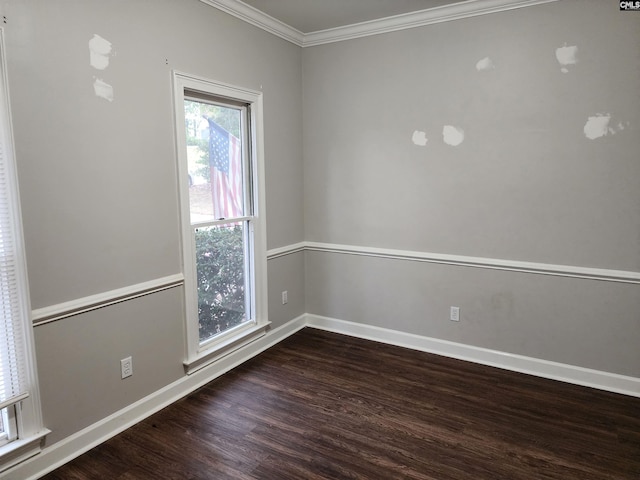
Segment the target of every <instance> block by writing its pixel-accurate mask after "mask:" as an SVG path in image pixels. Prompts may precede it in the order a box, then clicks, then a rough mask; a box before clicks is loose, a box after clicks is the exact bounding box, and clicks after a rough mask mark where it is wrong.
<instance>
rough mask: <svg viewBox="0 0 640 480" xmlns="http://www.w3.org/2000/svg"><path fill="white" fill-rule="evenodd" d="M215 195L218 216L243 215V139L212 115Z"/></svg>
mask: <svg viewBox="0 0 640 480" xmlns="http://www.w3.org/2000/svg"><path fill="white" fill-rule="evenodd" d="M207 120H208V121H209V166H210V170H211V194H212V195H213V210H214V215H215V217H216V218H217V219H220V218H237V217H242V216H243V208H242V204H243V199H242V196H243V195H242V149H241V145H240V140H239V139H238V138H236V137H235V136H233V135H232V134H230V133H229V132H227V131H226V130H225V129H224V128H222V127H221V126H220V125H218V124H217V123H216V122H214V121H213V120H212V119H210V118H208V119H207Z"/></svg>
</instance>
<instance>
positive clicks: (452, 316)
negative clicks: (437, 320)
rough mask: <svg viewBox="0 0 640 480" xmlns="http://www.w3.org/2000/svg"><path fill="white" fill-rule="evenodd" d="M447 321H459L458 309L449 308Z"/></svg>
mask: <svg viewBox="0 0 640 480" xmlns="http://www.w3.org/2000/svg"><path fill="white" fill-rule="evenodd" d="M449 320H451V321H452V322H459V321H460V307H451V310H449Z"/></svg>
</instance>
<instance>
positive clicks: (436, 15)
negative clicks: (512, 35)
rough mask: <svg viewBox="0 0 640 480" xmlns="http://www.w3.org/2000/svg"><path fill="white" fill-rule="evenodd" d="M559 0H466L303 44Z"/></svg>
mask: <svg viewBox="0 0 640 480" xmlns="http://www.w3.org/2000/svg"><path fill="white" fill-rule="evenodd" d="M557 1H559V0H467V1H465V2H460V3H454V4H452V5H444V6H441V7H435V8H428V9H426V10H420V11H417V12H410V13H405V14H401V15H394V16H392V17H387V18H381V19H379V20H372V21H369V22H362V23H356V24H353V25H346V26H344V27H337V28H331V29H328V30H321V31H318V32H311V33H308V34H306V35H305V36H304V40H303V46H304V47H312V46H314V45H322V44H325V43H333V42H341V41H344V40H351V39H354V38H361V37H368V36H371V35H379V34H382V33H389V32H395V31H398V30H406V29H408V28H416V27H424V26H425V25H432V24H434V23H442V22H451V21H453V20H461V19H463V18H470V17H477V16H479V15H488V14H490V13H498V12H504V11H507V10H513V9H516V8H524V7H531V6H533V5H540V4H543V3H551V2H557Z"/></svg>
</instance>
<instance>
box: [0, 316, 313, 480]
mask: <svg viewBox="0 0 640 480" xmlns="http://www.w3.org/2000/svg"><path fill="white" fill-rule="evenodd" d="M304 327H305V318H304V315H303V316H300V317H298V318H295V319H293V320H291V321H289V322H287V323H286V324H284V325H282V326H281V327H278V328H276V329H274V330H271V331H270V332H268V333H267V334H266V335H264V336H262V337H260V338H259V339H257V340H255V341H254V342H252V343H250V344H249V345H247V346H246V347H244V348H242V349H240V350H236V351H235V352H233V353H230V354H229V355H227V356H225V357H224V358H221V359H220V360H219V361H217V362H216V363H214V364H211V365H209V366H207V367H205V368H202V369H200V370H198V371H197V372H195V373H193V374H191V375H185V376H184V377H181V378H180V379H179V380H176V381H175V382H173V383H171V384H169V385H167V386H166V387H164V388H162V389H160V390H158V391H156V392H153V393H152V394H150V395H148V396H146V397H144V398H143V399H141V400H139V401H137V402H135V403H133V404H131V405H129V406H127V407H125V408H123V409H122V410H119V411H117V412H115V413H114V414H112V415H110V416H108V417H106V418H104V419H102V420H100V421H98V422H96V423H94V424H93V425H90V426H88V427H86V428H85V429H83V430H80V431H79V432H77V433H75V434H73V435H71V436H69V437H67V438H65V439H64V440H61V441H60V442H58V443H56V444H54V445H52V446H51V447H49V448H45V449H43V450H42V452H41V453H40V454H39V455H37V456H35V457H32V458H31V459H29V460H27V461H25V462H23V463H21V464H20V465H18V466H16V467H15V468H13V469H11V470H8V471H6V472H2V473H0V479H2V480H35V479H37V478H40V477H41V476H43V475H45V474H47V473H49V472H51V471H53V470H55V469H56V468H58V467H59V466H61V465H63V464H65V463H67V462H69V461H71V460H73V459H74V458H76V457H78V456H80V455H82V454H83V453H85V452H87V451H88V450H90V449H92V448H93V447H95V446H97V445H99V444H101V443H103V442H104V441H106V440H108V439H109V438H111V437H113V436H115V435H117V434H118V433H120V432H123V431H124V430H126V429H127V428H129V427H131V426H133V425H135V424H136V423H138V422H140V421H142V420H144V419H145V418H147V417H149V416H151V415H152V414H154V413H156V412H158V411H160V410H161V409H163V408H165V407H166V406H168V405H170V404H172V403H174V402H175V401H177V400H179V399H180V398H182V397H184V396H186V395H188V394H190V393H191V392H193V391H195V390H197V389H198V388H200V387H202V386H203V385H206V384H207V383H209V382H210V381H212V380H214V379H216V378H218V377H219V376H221V375H223V374H225V373H226V372H228V371H229V370H231V369H233V368H235V367H237V366H238V365H240V364H242V363H243V362H246V361H247V360H250V359H251V358H253V357H255V356H256V355H258V354H259V353H261V352H263V351H264V350H266V349H268V348H270V347H272V346H273V345H275V344H276V343H278V342H280V341H282V340H284V339H285V338H287V337H289V336H290V335H293V334H294V333H296V332H297V331H298V330H301V329H302V328H304Z"/></svg>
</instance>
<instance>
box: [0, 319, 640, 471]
mask: <svg viewBox="0 0 640 480" xmlns="http://www.w3.org/2000/svg"><path fill="white" fill-rule="evenodd" d="M307 326H308V327H312V328H317V329H321V330H326V331H331V332H336V333H340V334H343V335H349V336H353V337H358V338H363V339H367V340H374V341H377V342H381V343H386V344H389V345H397V346H400V347H406V348H411V349H413V350H420V351H424V352H429V353H435V354H438V355H443V356H446V357H452V358H457V359H460V360H466V361H470V362H474V363H479V364H483V365H489V366H492V367H498V368H502V369H506V370H512V371H516V372H521V373H527V374H531V375H536V376H538V377H543V378H549V379H553V380H560V381H563V382H567V383H572V384H577V385H583V386H587V387H593V388H597V389H600V390H606V391H610V392H615V393H622V394H625V395H630V396H633V397H640V378H636V377H628V376H624V375H617V374H613V373H608V372H602V371H598V370H591V369H587V368H582V367H576V366H573V365H566V364H562V363H556V362H550V361H547V360H541V359H537V358H532V357H525V356H522V355H514V354H510V353H505V352H500V351H496V350H489V349H484V348H479V347H474V346H471V345H465V344H461V343H455V342H449V341H446V340H439V339H436V338H429V337H424V336H420V335H414V334H411V333H405V332H400V331H397V330H390V329H386V328H381V327H375V326H371V325H364V324H360V323H354V322H348V321H345V320H338V319H335V318H329V317H322V316H319V315H313V314H304V315H301V316H300V317H298V318H295V319H293V320H291V321H289V322H288V323H286V324H285V325H283V326H281V327H279V328H276V329H274V330H271V331H270V332H268V333H267V334H266V335H264V336H262V337H260V338H259V339H257V340H255V341H254V342H252V343H250V344H249V345H247V346H246V347H244V348H242V349H240V350H236V351H235V352H233V353H230V354H229V355H227V356H225V357H223V358H221V359H220V360H219V361H216V362H215V363H214V364H211V365H209V366H207V367H205V368H202V369H201V370H198V371H197V372H195V373H193V374H191V375H189V376H184V377H182V378H180V379H179V380H177V381H175V382H173V383H172V384H170V385H167V386H166V387H164V388H162V389H160V390H158V391H156V392H153V393H152V394H150V395H148V396H147V397H145V398H143V399H141V400H139V401H137V402H135V403H133V404H131V405H129V406H127V407H125V408H123V409H122V410H119V411H118V412H115V413H113V414H112V415H110V416H108V417H106V418H104V419H102V420H100V421H98V422H96V423H94V424H93V425H90V426H88V427H86V428H84V429H83V430H81V431H79V432H77V433H75V434H73V435H71V436H69V437H67V438H65V439H64V440H61V441H60V442H58V443H56V444H54V445H52V446H51V447H48V448H45V449H43V450H42V452H41V453H40V454H38V455H37V456H35V457H33V458H31V459H29V460H27V461H25V462H24V463H21V464H20V465H17V466H16V467H14V468H12V469H10V470H7V471H5V472H2V473H0V480H35V479H37V478H39V477H41V476H42V475H45V474H47V473H49V472H51V471H53V470H55V469H56V468H58V467H59V466H61V465H63V464H65V463H67V462H69V461H71V460H73V459H74V458H76V457H78V456H80V455H81V454H83V453H85V452H86V451H88V450H90V449H92V448H93V447H95V446H97V445H99V444H101V443H103V442H104V441H106V440H108V439H109V438H111V437H113V436H115V435H117V434H118V433H120V432H122V431H124V430H126V429H127V428H129V427H131V426H133V425H135V424H136V423H138V422H140V421H142V420H144V419H145V418H147V417H149V416H150V415H152V414H154V413H156V412H158V411H159V410H161V409H163V408H164V407H166V406H168V405H170V404H172V403H173V402H175V401H176V400H179V399H180V398H182V397H184V396H185V395H188V394H189V393H191V392H193V391H195V390H197V389H198V388H200V387H201V386H203V385H205V384H207V383H208V382H210V381H212V380H214V379H215V378H217V377H219V376H221V375H223V374H224V373H226V372H228V371H229V370H231V369H232V368H234V367H236V366H238V365H240V364H241V363H243V362H245V361H247V360H249V359H251V358H253V357H254V356H256V355H258V354H259V353H261V352H263V351H264V350H266V349H268V348H270V347H272V346H273V345H275V344H276V343H278V342H280V341H282V340H284V339H285V338H287V337H289V336H291V335H293V334H294V333H296V332H297V331H299V330H301V329H303V328H304V327H307Z"/></svg>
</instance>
